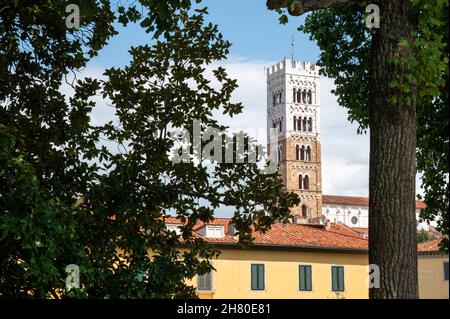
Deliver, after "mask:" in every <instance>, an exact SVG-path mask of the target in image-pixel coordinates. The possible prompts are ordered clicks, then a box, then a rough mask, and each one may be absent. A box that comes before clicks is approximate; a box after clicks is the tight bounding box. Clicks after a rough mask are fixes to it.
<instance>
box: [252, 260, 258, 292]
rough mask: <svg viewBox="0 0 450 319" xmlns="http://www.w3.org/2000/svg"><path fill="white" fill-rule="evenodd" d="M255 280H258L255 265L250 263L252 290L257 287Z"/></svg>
mask: <svg viewBox="0 0 450 319" xmlns="http://www.w3.org/2000/svg"><path fill="white" fill-rule="evenodd" d="M257 282H258V274H257V265H252V290H256V289H257Z"/></svg>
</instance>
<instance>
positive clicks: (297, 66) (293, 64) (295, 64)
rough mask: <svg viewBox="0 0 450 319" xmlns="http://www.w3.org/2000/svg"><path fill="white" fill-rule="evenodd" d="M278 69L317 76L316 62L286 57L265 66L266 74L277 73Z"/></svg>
mask: <svg viewBox="0 0 450 319" xmlns="http://www.w3.org/2000/svg"><path fill="white" fill-rule="evenodd" d="M280 71H281V72H286V73H294V74H298V75H317V76H319V66H318V65H317V64H315V63H310V62H301V61H292V60H288V59H285V60H283V61H280V62H278V63H275V64H273V65H271V66H269V67H268V68H267V76H271V75H274V74H277V73H278V72H280Z"/></svg>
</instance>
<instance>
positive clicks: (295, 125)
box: [294, 116, 297, 131]
mask: <svg viewBox="0 0 450 319" xmlns="http://www.w3.org/2000/svg"><path fill="white" fill-rule="evenodd" d="M296 130H297V117H296V116H294V131H296Z"/></svg>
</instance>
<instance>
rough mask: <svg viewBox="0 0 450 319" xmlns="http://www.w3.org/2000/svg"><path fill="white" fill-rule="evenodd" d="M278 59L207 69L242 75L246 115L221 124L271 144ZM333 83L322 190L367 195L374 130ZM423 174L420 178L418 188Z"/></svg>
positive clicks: (327, 97)
mask: <svg viewBox="0 0 450 319" xmlns="http://www.w3.org/2000/svg"><path fill="white" fill-rule="evenodd" d="M273 62H274V61H262V60H251V59H243V58H239V57H231V58H230V59H229V60H227V61H221V62H220V63H215V64H213V65H211V66H210V67H208V68H207V72H208V73H209V74H210V75H211V70H212V69H215V68H217V67H218V66H219V65H220V66H222V67H224V68H225V69H226V70H227V72H228V74H229V76H230V77H231V78H234V79H237V82H238V85H239V87H238V88H237V89H236V90H235V92H234V95H233V97H232V101H233V102H242V103H243V106H244V109H243V112H242V113H241V114H238V115H236V116H234V117H233V118H230V117H229V116H228V115H227V116H224V115H223V114H221V112H214V113H213V114H214V116H215V117H216V118H217V119H218V120H219V121H220V123H222V124H224V125H227V126H229V127H230V128H231V129H232V130H235V129H243V130H245V131H246V132H248V133H249V134H250V135H252V136H254V137H256V138H257V139H258V141H259V143H261V144H262V145H265V143H266V103H267V101H266V73H265V69H264V67H266V66H268V65H271V64H273ZM102 73H103V70H101V69H98V68H95V69H92V70H86V71H85V72H84V76H91V77H94V78H95V77H103V76H102ZM333 87H334V83H333V80H332V79H329V78H321V92H320V93H321V125H322V128H321V129H322V136H321V143H322V185H323V187H322V190H323V193H324V194H333V195H348V196H368V193H369V192H368V180H369V135H368V133H367V134H365V135H358V134H357V133H356V131H357V126H358V125H357V123H350V122H349V121H348V119H347V110H346V109H345V108H343V107H340V106H339V105H338V103H337V98H336V96H335V95H333V94H332V93H331V90H332V89H333ZM96 101H97V102H98V107H97V108H95V110H94V112H93V115H92V118H93V121H94V122H95V123H96V124H98V123H104V122H105V121H106V120H110V119H112V118H113V117H114V114H113V109H112V108H109V107H107V106H106V103H105V101H102V100H101V99H99V100H97V99H96ZM419 186H420V179H419V176H418V177H417V188H418V192H419V193H421V190H420V189H419ZM231 213H232V209H230V208H225V207H223V208H221V209H219V212H218V214H217V215H218V216H227V215H228V216H229V215H230V214H231Z"/></svg>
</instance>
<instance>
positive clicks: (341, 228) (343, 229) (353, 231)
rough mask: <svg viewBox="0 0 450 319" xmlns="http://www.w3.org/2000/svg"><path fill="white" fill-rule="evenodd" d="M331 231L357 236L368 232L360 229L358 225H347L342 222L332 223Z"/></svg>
mask: <svg viewBox="0 0 450 319" xmlns="http://www.w3.org/2000/svg"><path fill="white" fill-rule="evenodd" d="M366 229H367V228H366ZM330 231H331V232H335V233H338V234H342V235H347V236H355V237H359V238H361V237H363V235H364V234H365V233H367V232H364V231H361V230H360V229H358V228H356V227H350V226H347V225H345V224H344V223H341V222H337V223H331V224H330Z"/></svg>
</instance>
